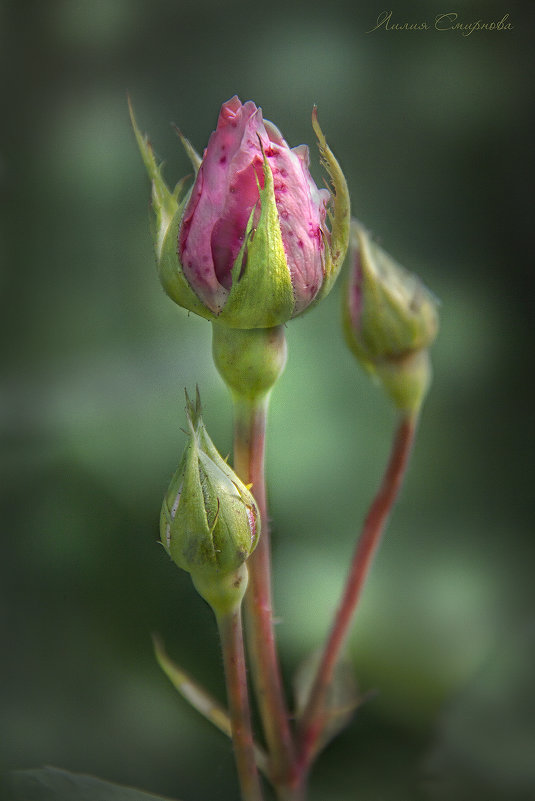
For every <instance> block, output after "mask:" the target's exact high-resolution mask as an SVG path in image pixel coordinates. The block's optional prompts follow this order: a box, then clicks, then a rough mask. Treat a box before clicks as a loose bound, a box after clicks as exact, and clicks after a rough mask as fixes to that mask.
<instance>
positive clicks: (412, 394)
mask: <svg viewBox="0 0 535 801" xmlns="http://www.w3.org/2000/svg"><path fill="white" fill-rule="evenodd" d="M373 373H374V374H375V375H376V376H377V377H378V378H379V380H380V382H381V384H382V385H383V387H384V388H385V390H386V392H387V393H388V395H389V396H390V398H391V399H392V400H393V402H394V403H395V404H396V406H397V407H398V409H400V410H401V411H402V412H405V413H406V414H411V415H412V414H417V413H418V411H419V410H420V407H421V405H422V403H423V401H424V398H425V396H426V394H427V390H428V389H429V385H430V384H431V361H430V359H429V352H428V351H427V350H419V351H416V352H415V353H410V354H409V355H407V356H406V357H405V358H402V359H396V360H392V361H383V362H380V363H379V364H374V365H373Z"/></svg>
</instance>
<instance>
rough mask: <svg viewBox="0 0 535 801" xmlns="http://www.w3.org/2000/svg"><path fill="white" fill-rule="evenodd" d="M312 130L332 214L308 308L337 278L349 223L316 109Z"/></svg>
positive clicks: (343, 190)
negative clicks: (319, 273) (320, 274)
mask: <svg viewBox="0 0 535 801" xmlns="http://www.w3.org/2000/svg"><path fill="white" fill-rule="evenodd" d="M312 127H313V129H314V133H315V134H316V136H317V139H318V149H319V153H320V161H321V164H322V166H323V167H324V169H325V170H326V171H327V173H328V174H329V178H330V179H331V184H332V188H333V192H332V196H333V213H332V214H331V215H330V220H331V233H330V237H329V239H330V241H329V242H328V243H327V242H326V241H325V238H324V244H325V248H324V253H325V259H324V278H323V283H322V285H321V288H320V290H319V292H318V294H317V295H316V297H315V298H314V301H313V302H312V303H311V304H310V306H309V307H308V308H312V307H313V306H315V305H316V303H319V301H320V300H322V299H323V298H324V297H326V295H328V294H329V292H330V291H331V289H332V287H333V285H334V282H335V281H336V279H337V278H338V275H339V273H340V270H341V268H342V264H343V263H344V259H345V257H346V253H347V248H348V246H349V232H350V222H351V204H350V199H349V189H348V187H347V182H346V179H345V176H344V173H343V172H342V170H341V168H340V165H339V164H338V161H337V160H336V158H335V157H334V154H333V152H332V150H331V149H330V147H329V145H328V144H327V140H326V139H325V136H324V134H323V131H322V130H321V128H320V124H319V122H318V110H317V108H316V106H314V109H313V110H312Z"/></svg>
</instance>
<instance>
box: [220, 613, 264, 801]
mask: <svg viewBox="0 0 535 801" xmlns="http://www.w3.org/2000/svg"><path fill="white" fill-rule="evenodd" d="M216 618H217V625H218V628H219V636H220V638H221V646H222V650H223V662H224V666H225V680H226V684H227V695H228V703H229V711H230V723H231V729H232V743H233V746H234V756H235V759H236V766H237V770H238V778H239V781H240V787H241V795H242V801H262V798H263V795H262V787H261V785H260V777H259V775H258V770H257V767H256V761H255V750H254V742H253V733H252V730H251V713H250V709H249V699H248V694H247V677H246V669H245V653H244V648H243V635H242V625H241V610H240V606H238V607H236V608H235V609H234V610H232V611H230V612H224V613H216Z"/></svg>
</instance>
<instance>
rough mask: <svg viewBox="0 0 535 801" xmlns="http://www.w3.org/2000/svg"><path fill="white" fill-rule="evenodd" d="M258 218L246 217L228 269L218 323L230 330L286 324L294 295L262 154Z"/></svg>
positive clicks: (271, 185)
mask: <svg viewBox="0 0 535 801" xmlns="http://www.w3.org/2000/svg"><path fill="white" fill-rule="evenodd" d="M263 172H264V188H263V189H260V187H259V195H260V201H259V202H260V218H259V220H258V225H257V227H256V229H254V228H253V227H252V221H253V214H254V210H253V212H251V216H250V218H249V222H248V224H247V229H246V232H245V237H244V244H243V246H242V248H241V250H240V252H239V254H238V257H237V258H236V261H235V262H234V267H233V268H232V288H231V290H230V294H229V296H228V299H227V302H226V303H225V306H224V308H223V311H222V312H221V314H220V315H219V317H218V320H219V321H220V322H222V323H225V324H226V325H229V326H231V327H232V328H271V327H272V326H275V325H280V324H282V323H285V322H287V321H288V320H289V319H290V318H291V316H292V313H293V308H294V294H293V288H292V279H291V275H290V270H289V268H288V264H287V261H286V253H285V251H284V244H283V241H282V235H281V230H280V223H279V214H278V211H277V205H276V202H275V191H274V186H273V175H272V172H271V168H270V166H269V164H268V161H267V158H266V156H265V154H264V163H263Z"/></svg>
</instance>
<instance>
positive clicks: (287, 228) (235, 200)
mask: <svg viewBox="0 0 535 801" xmlns="http://www.w3.org/2000/svg"><path fill="white" fill-rule="evenodd" d="M132 121H133V125H134V130H135V132H136V136H137V139H138V144H139V147H140V150H141V153H142V156H143V158H144V161H145V164H146V166H147V169H148V172H149V175H150V177H151V179H152V182H153V209H154V212H155V215H156V230H155V236H154V239H155V246H156V255H157V260H158V268H159V273H160V278H161V281H162V284H163V286H164V289H165V291H166V292H167V294H168V295H169V296H170V297H171V298H172V299H173V300H174V301H175V302H176V303H178V304H179V305H181V306H184V307H185V308H187V309H189V310H191V311H194V312H196V313H197V314H200V315H201V316H203V317H206V318H207V319H209V320H217V321H218V322H221V323H224V324H226V325H228V326H230V327H233V328H244V329H250V328H269V327H273V326H276V325H280V324H283V323H285V322H286V321H287V320H289V319H290V318H292V317H295V316H297V315H299V314H301V313H302V312H304V311H305V310H306V309H307V308H309V307H310V306H311V305H312V304H314V303H316V302H317V301H318V300H319V299H320V298H321V297H323V296H324V295H326V294H327V292H328V291H329V290H330V288H331V286H332V284H333V283H334V280H335V278H336V277H337V275H338V273H339V270H340V267H341V265H342V262H343V259H344V256H345V253H346V250H347V245H348V239H349V197H348V191H347V185H346V182H345V179H344V176H343V174H342V172H341V170H340V167H339V166H338V163H337V161H336V159H335V158H334V156H333V155H332V153H331V151H330V149H329V148H328V146H327V143H326V141H325V138H324V136H323V134H322V132H321V129H320V128H319V125H318V122H317V118H316V114H315V112H314V114H313V126H314V130H315V132H316V134H317V136H318V141H319V148H320V154H321V157H322V162H323V164H324V166H325V167H326V169H327V171H328V173H329V175H330V177H331V182H332V186H333V192H332V194H331V192H330V191H329V190H327V189H318V188H317V187H316V185H315V183H314V181H313V180H312V177H311V175H310V172H309V169H308V165H309V155H308V148H307V147H306V146H305V145H301V146H299V147H296V148H293V149H290V148H289V146H288V145H287V143H286V142H285V140H284V139H283V137H282V135H281V133H280V131H279V130H278V129H277V128H276V127H275V126H274V125H273V124H272V123H270V122H268V121H267V120H265V121H264V120H263V118H262V111H261V109H259V108H257V107H256V106H255V104H254V103H253V102H252V101H248V102H246V103H245V104H242V103H241V101H240V100H239V99H238V97H236V96H235V97H233V98H232V99H231V100H229V101H227V102H226V103H224V104H223V106H222V108H221V112H220V115H219V120H218V124H217V128H216V130H215V131H214V132H213V133H212V135H211V137H210V140H209V142H208V146H207V148H206V150H205V152H204V157H203V158H202V160H201V159H200V158H199V157H198V156H197V154H196V153H195V151H194V150H193V148H192V147H191V145H190V144H189V143H188V142H187V140H184V139H183V142H184V144H185V147H186V150H187V152H188V155H189V156H190V158H191V160H192V163H193V167H194V169H195V172H196V178H195V183H194V185H193V187H192V189H191V191H190V192H189V194H187V195H184V192H183V185H182V182H181V183H180V184H179V185H178V186H177V188H176V189H175V192H174V193H171V192H170V190H169V189H168V188H167V187H166V186H165V183H164V181H163V179H162V177H161V172H160V169H159V168H158V167H157V165H156V162H155V159H154V154H153V152H152V148H151V146H150V144H149V142H148V140H147V139H146V138H143V137H142V136H141V134H140V133H139V130H138V129H137V126H136V124H135V121H134V119H133V118H132ZM331 202H332V205H333V208H332V212H329V213H330V218H331V228H330V229H329V227H328V226H327V224H326V217H327V213H328V204H329V203H331Z"/></svg>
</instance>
